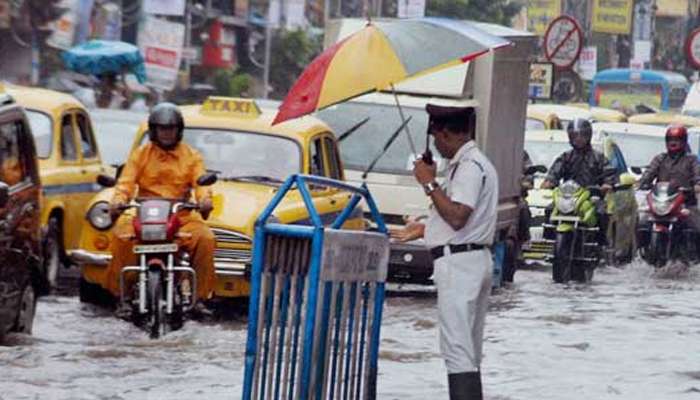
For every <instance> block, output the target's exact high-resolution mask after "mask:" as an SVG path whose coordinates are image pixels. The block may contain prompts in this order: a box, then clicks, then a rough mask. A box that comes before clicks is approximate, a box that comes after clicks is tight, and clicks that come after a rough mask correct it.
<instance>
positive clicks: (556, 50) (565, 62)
mask: <svg viewBox="0 0 700 400" xmlns="http://www.w3.org/2000/svg"><path fill="white" fill-rule="evenodd" d="M582 47H583V33H581V27H580V26H579V25H578V22H576V20H575V19H573V18H571V17H569V16H568V15H561V16H559V17H557V18H555V19H554V21H552V22H551V23H550V24H549V27H547V32H546V33H545V35H544V55H545V57H547V60H549V61H551V62H552V63H553V64H554V65H555V66H557V67H558V68H570V67H571V66H572V65H574V63H575V62H576V60H578V57H579V55H580V54H581V48H582Z"/></svg>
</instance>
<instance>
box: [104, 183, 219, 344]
mask: <svg viewBox="0 0 700 400" xmlns="http://www.w3.org/2000/svg"><path fill="white" fill-rule="evenodd" d="M98 180H99V182H100V184H102V185H103V186H114V184H115V182H114V179H113V178H111V177H106V176H100V178H98ZM215 182H216V175H215V174H213V173H211V174H205V175H203V176H201V177H200V178H199V179H198V180H197V184H199V185H200V186H208V185H212V184H214V183H215ZM129 208H135V209H137V215H136V217H135V218H134V219H133V226H134V236H133V237H132V240H134V241H135V244H134V247H133V251H134V253H135V254H137V255H138V257H139V264H138V265H134V266H125V267H123V268H122V270H121V274H120V277H119V287H120V288H121V292H120V302H121V303H125V302H126V301H127V300H126V299H127V298H130V299H131V300H130V304H129V305H130V306H131V310H132V311H131V320H132V322H133V323H134V324H135V325H136V326H138V327H140V328H143V329H145V330H146V331H147V332H149V334H150V337H151V338H153V339H155V338H158V337H160V336H161V335H163V334H165V333H167V332H170V331H174V330H177V329H180V328H181V327H182V325H183V324H184V321H185V315H186V314H187V312H188V311H190V310H191V308H192V307H193V306H194V304H195V303H196V302H197V295H196V293H197V274H196V272H195V270H194V268H192V267H191V266H190V264H189V262H188V259H189V256H188V254H187V253H186V252H185V251H183V250H182V249H180V248H179V246H178V245H177V243H176V239H177V238H178V237H179V236H180V233H179V229H180V219H179V218H178V212H179V211H182V210H199V205H197V204H194V203H190V202H187V201H183V200H174V199H160V198H146V199H136V200H135V201H133V202H132V203H131V204H128V205H125V206H123V207H121V208H120V211H125V210H127V209H129ZM128 274H137V276H138V279H137V283H136V285H134V287H133V293H132V295H131V296H129V297H127V296H125V290H124V288H125V276H126V275H128Z"/></svg>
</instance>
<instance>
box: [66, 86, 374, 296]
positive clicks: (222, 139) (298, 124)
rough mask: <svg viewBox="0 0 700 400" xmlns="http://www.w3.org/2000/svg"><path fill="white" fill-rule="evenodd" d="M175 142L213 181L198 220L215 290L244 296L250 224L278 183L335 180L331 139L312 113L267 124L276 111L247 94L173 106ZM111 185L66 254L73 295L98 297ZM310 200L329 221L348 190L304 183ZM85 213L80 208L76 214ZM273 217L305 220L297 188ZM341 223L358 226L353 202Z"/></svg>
mask: <svg viewBox="0 0 700 400" xmlns="http://www.w3.org/2000/svg"><path fill="white" fill-rule="evenodd" d="M180 110H181V111H182V114H183V118H184V121H185V129H184V134H183V140H184V141H185V142H186V143H188V144H189V145H190V146H192V147H194V148H195V149H197V150H198V151H199V152H200V153H201V154H202V156H203V158H204V163H205V165H206V167H207V169H208V170H210V171H216V172H217V173H218V176H219V180H218V182H217V183H216V184H214V185H213V186H212V192H213V195H214V196H213V202H214V210H213V211H212V213H211V215H210V216H209V219H208V220H207V221H206V222H207V224H208V225H209V227H211V229H212V231H213V233H214V234H215V236H216V250H215V254H214V263H215V268H216V276H217V282H216V287H215V296H216V297H220V298H221V297H224V298H239V297H247V296H248V295H249V292H250V287H249V279H248V272H249V268H250V263H251V257H252V240H253V234H254V224H255V221H256V219H257V218H258V216H259V215H260V214H261V213H262V211H263V210H264V209H265V207H266V206H267V204H268V203H269V202H270V200H271V199H272V197H273V196H274V195H275V193H277V190H278V189H279V187H280V186H281V184H282V183H283V181H284V180H285V179H286V178H287V177H288V176H290V175H292V174H297V173H303V174H311V175H318V176H324V177H328V178H332V179H337V180H343V179H344V175H343V166H342V163H341V159H340V156H339V153H338V144H337V142H336V139H335V135H334V134H333V132H332V131H331V129H330V128H329V127H328V126H327V125H326V124H324V123H323V122H321V121H320V120H318V119H316V118H314V117H303V118H299V119H296V120H292V121H288V122H284V123H282V124H279V125H275V126H271V123H272V120H273V119H274V117H275V113H276V109H260V108H259V107H258V105H257V104H256V103H255V102H254V101H253V100H248V99H235V98H224V97H210V98H209V99H207V100H206V101H205V102H204V103H203V104H202V105H189V106H181V107H180ZM147 128H148V127H147V124H146V123H145V122H144V123H143V124H142V125H141V127H140V128H139V132H138V133H137V135H136V137H135V140H134V143H133V146H132V151H133V150H134V149H136V148H137V147H138V146H140V145H142V144H144V143H146V142H147V140H148V134H147ZM112 192H113V189H111V188H110V189H105V190H103V191H102V192H100V193H99V194H98V195H96V196H95V198H94V199H93V200H92V202H91V203H90V205H89V206H88V208H87V215H86V217H85V218H84V220H83V221H84V222H83V225H84V227H83V230H82V232H83V234H82V237H81V240H80V250H79V251H76V252H74V253H73V260H74V261H75V262H76V263H78V264H80V265H81V266H82V271H81V280H80V298H81V300H82V301H87V302H95V301H100V300H102V299H104V294H105V293H104V291H103V288H105V287H106V282H105V279H106V274H105V272H106V266H107V265H108V263H109V261H110V260H111V256H110V254H109V246H110V241H111V240H112V237H111V233H110V228H111V227H112V221H109V218H108V217H107V223H105V221H104V218H105V217H104V216H105V214H104V213H100V212H93V211H95V210H100V209H102V210H104V209H105V207H106V206H107V202H108V201H109V200H110V199H111V197H112ZM311 192H312V197H313V201H314V204H315V205H316V207H317V209H318V211H319V213H320V214H322V215H321V217H322V220H323V221H324V223H328V224H330V223H331V222H332V221H333V219H334V218H335V217H336V216H337V215H338V214H339V213H340V212H341V211H342V210H343V208H344V207H345V206H346V205H347V204H348V201H349V199H350V198H351V194H350V193H348V192H345V191H341V190H338V189H334V188H326V187H320V186H314V187H312V188H311ZM84 215H85V213H84ZM273 220H274V221H276V222H281V223H294V224H310V223H311V221H310V217H309V215H308V213H307V212H306V207H305V205H304V201H303V199H302V197H301V195H300V193H299V192H298V191H296V190H292V191H291V192H290V193H289V194H288V195H287V196H286V197H285V199H284V200H283V201H282V203H281V204H280V205H279V206H278V207H277V209H276V211H275V214H274V216H273ZM344 228H347V229H363V228H364V221H363V219H362V210H361V209H360V208H359V207H358V208H356V209H355V210H354V212H353V214H352V216H351V217H350V218H349V219H348V221H347V222H346V224H345V226H344Z"/></svg>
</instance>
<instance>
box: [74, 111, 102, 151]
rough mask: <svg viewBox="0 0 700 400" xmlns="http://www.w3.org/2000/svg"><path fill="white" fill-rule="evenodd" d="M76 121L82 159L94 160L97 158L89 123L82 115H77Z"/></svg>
mask: <svg viewBox="0 0 700 400" xmlns="http://www.w3.org/2000/svg"><path fill="white" fill-rule="evenodd" d="M76 121H77V122H78V130H80V148H81V150H82V152H83V158H95V157H96V156H97V148H96V146H95V139H94V137H93V136H92V129H91V127H90V122H89V121H88V119H87V117H86V116H85V115H83V114H77V115H76Z"/></svg>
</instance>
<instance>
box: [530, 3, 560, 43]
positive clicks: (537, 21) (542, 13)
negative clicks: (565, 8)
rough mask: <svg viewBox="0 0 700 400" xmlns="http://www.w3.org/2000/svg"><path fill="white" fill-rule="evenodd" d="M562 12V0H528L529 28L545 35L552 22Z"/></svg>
mask: <svg viewBox="0 0 700 400" xmlns="http://www.w3.org/2000/svg"><path fill="white" fill-rule="evenodd" d="M559 14H561V1H560V0H528V2H527V30H528V31H530V32H534V33H536V34H538V35H544V32H545V31H546V30H547V26H548V25H549V23H550V22H552V20H553V19H554V18H556V17H558V16H559Z"/></svg>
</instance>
